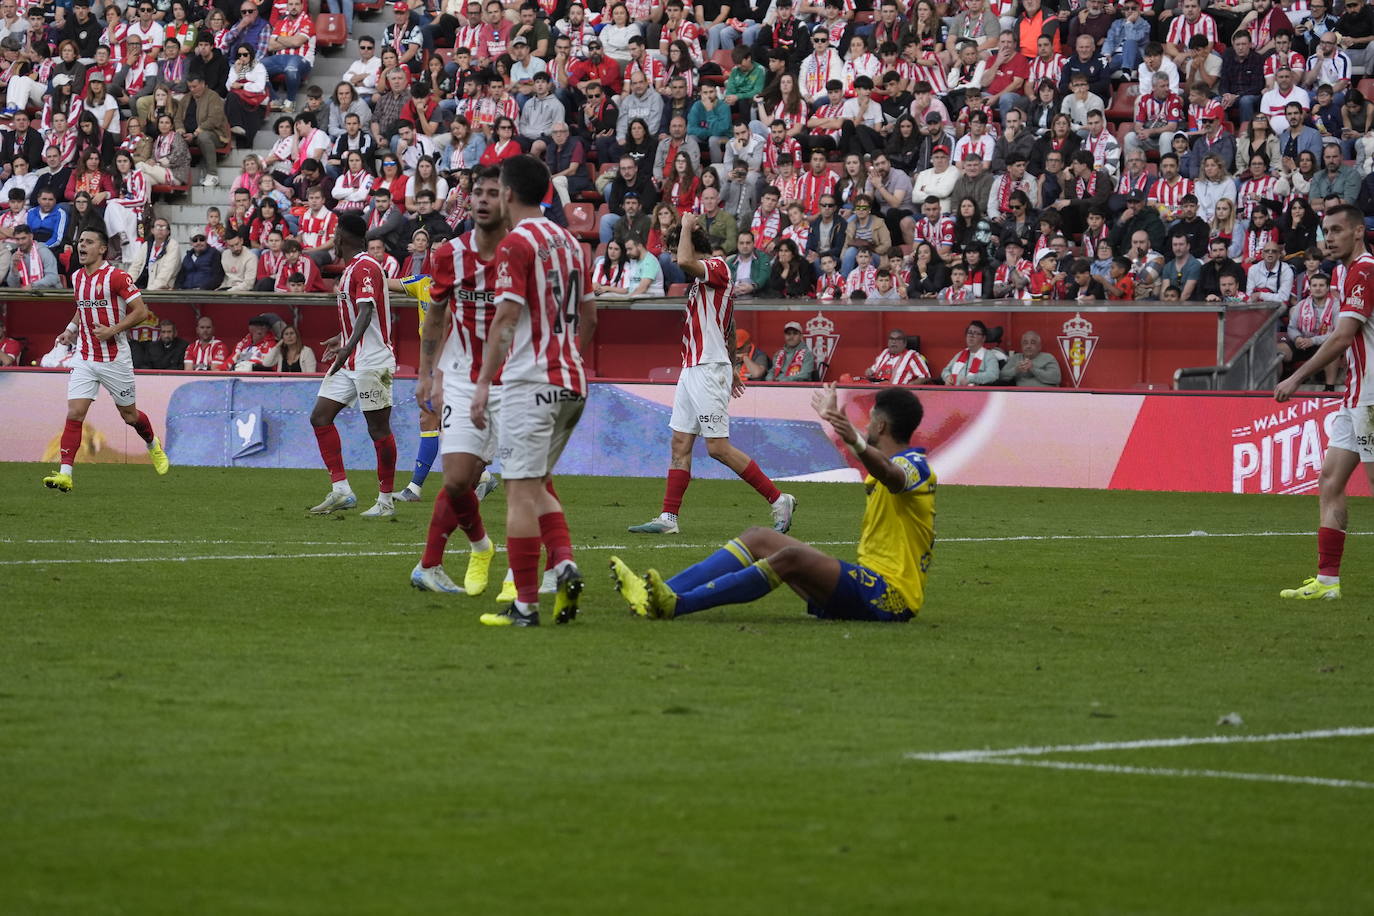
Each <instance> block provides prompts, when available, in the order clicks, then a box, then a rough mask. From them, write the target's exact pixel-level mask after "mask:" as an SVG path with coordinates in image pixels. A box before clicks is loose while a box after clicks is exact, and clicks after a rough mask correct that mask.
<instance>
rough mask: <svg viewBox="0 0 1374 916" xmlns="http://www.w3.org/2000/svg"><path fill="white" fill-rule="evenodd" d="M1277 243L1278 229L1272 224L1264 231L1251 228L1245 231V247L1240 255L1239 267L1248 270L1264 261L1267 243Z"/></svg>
mask: <svg viewBox="0 0 1374 916" xmlns="http://www.w3.org/2000/svg"><path fill="white" fill-rule="evenodd" d="M1278 241H1279V230H1278V227H1277V226H1274V225H1272V224H1271V225H1269V226H1267V227H1266V228H1264V229H1255V228H1253V227H1252V228H1250V229H1247V230H1245V246H1244V247H1243V248H1242V249H1241V253H1240V263H1241V266H1242V267H1244V268H1245V269H1246V270H1249V269H1250V265H1251V264H1257V263H1259V262H1260V261H1262V260H1264V246H1265V245H1266V244H1268V243H1269V242H1274V243H1277V242H1278Z"/></svg>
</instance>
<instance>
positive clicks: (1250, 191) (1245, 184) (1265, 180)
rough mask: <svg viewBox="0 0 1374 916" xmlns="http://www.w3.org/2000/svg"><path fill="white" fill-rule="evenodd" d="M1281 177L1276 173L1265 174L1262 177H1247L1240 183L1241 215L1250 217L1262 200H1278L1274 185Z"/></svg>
mask: <svg viewBox="0 0 1374 916" xmlns="http://www.w3.org/2000/svg"><path fill="white" fill-rule="evenodd" d="M1278 182H1279V179H1278V177H1277V176H1275V175H1264V176H1262V177H1260V178H1247V179H1245V180H1244V181H1242V182H1241V183H1240V215H1241V216H1242V217H1244V218H1245V219H1247V220H1248V219H1249V218H1250V217H1251V216H1252V215H1253V214H1254V212H1255V207H1256V206H1257V205H1259V203H1260V201H1262V200H1277V199H1278V196H1279V195H1278V194H1276V193H1275V192H1274V186H1275V185H1277V184H1278Z"/></svg>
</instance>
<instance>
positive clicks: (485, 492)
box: [477, 471, 501, 503]
mask: <svg viewBox="0 0 1374 916" xmlns="http://www.w3.org/2000/svg"><path fill="white" fill-rule="evenodd" d="M499 486H501V478H500V477H498V476H497V475H495V474H493V473H492V472H491V471H483V472H482V476H481V477H480V478H479V479H478V481H477V501H478V502H479V503H480V502H481V501H482V500H484V499H486V498H487V497H488V496H490V495H491V493H492V491H493V490H495V489H496V488H497V487H499Z"/></svg>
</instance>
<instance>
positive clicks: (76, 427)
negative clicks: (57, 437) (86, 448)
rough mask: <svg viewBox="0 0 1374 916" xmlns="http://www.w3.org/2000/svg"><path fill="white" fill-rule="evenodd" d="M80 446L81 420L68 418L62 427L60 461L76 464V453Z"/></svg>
mask: <svg viewBox="0 0 1374 916" xmlns="http://www.w3.org/2000/svg"><path fill="white" fill-rule="evenodd" d="M80 448H81V421H80V420H68V421H67V425H66V426H64V427H62V463H63V464H76V453H77V451H78V450H80Z"/></svg>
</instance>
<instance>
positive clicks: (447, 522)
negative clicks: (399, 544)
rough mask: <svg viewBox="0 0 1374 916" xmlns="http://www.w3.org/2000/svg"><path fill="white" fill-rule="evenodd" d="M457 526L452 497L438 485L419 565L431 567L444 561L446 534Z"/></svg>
mask: <svg viewBox="0 0 1374 916" xmlns="http://www.w3.org/2000/svg"><path fill="white" fill-rule="evenodd" d="M457 527H458V513H457V511H456V510H455V509H454V508H453V499H452V497H450V496H449V495H448V490H447V489H445V488H443V487H440V488H439V495H438V496H436V497H435V498H434V513H433V514H432V515H431V516H430V517H429V534H428V535H426V537H425V555H424V556H423V557H421V558H420V565H421V566H423V567H425V568H426V569H431V568H433V567H435V566H438V565H439V564H440V563H442V562H444V548H445V547H446V546H447V545H448V536H449V535H450V534H452V533H453V529H454V528H457Z"/></svg>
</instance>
